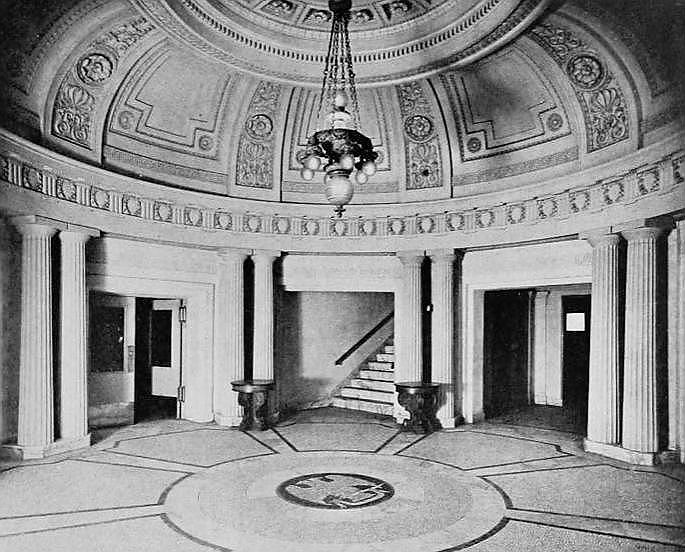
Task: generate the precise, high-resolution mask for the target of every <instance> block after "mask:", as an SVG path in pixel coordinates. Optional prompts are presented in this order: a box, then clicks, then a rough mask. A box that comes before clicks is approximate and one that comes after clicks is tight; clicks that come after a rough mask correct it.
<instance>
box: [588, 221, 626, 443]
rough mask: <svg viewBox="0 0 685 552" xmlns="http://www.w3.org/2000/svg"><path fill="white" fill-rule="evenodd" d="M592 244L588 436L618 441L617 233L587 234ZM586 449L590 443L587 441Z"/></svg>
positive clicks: (600, 441)
mask: <svg viewBox="0 0 685 552" xmlns="http://www.w3.org/2000/svg"><path fill="white" fill-rule="evenodd" d="M588 241H589V243H590V245H592V307H591V309H592V310H591V313H590V370H589V385H588V417H587V418H588V420H587V439H588V440H589V441H594V442H596V443H605V444H616V443H618V442H619V389H618V385H619V380H618V370H619V339H618V338H619V287H618V286H619V245H620V241H621V238H620V237H619V236H618V235H616V234H604V235H597V236H590V237H588ZM586 448H590V449H591V446H590V447H588V443H587V442H586Z"/></svg>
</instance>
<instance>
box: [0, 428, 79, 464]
mask: <svg viewBox="0 0 685 552" xmlns="http://www.w3.org/2000/svg"><path fill="white" fill-rule="evenodd" d="M89 446H90V433H88V434H87V435H84V436H83V437H76V438H72V439H58V440H57V441H55V442H54V443H50V444H49V445H45V446H27V445H3V446H2V447H0V457H4V458H9V459H11V460H17V461H22V460H39V459H41V458H47V457H48V456H54V455H56V454H63V453H65V452H71V451H73V450H78V449H82V448H86V447H89Z"/></svg>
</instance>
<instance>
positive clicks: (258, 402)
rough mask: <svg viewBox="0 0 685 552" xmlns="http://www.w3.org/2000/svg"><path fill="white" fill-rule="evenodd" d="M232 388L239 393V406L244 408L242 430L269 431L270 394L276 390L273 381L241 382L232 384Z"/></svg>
mask: <svg viewBox="0 0 685 552" xmlns="http://www.w3.org/2000/svg"><path fill="white" fill-rule="evenodd" d="M231 386H232V387H233V391H237V392H238V404H239V405H240V406H242V407H243V421H242V422H241V423H240V429H242V430H248V429H259V430H264V429H269V427H270V423H269V392H270V391H271V390H272V389H273V388H274V382H273V380H239V381H233V382H231Z"/></svg>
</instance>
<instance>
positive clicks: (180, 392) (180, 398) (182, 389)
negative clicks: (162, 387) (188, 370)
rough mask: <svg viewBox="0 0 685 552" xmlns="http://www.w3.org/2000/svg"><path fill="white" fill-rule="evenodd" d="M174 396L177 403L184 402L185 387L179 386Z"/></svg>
mask: <svg viewBox="0 0 685 552" xmlns="http://www.w3.org/2000/svg"><path fill="white" fill-rule="evenodd" d="M176 395H177V397H178V402H186V386H185V385H179V386H178V389H176Z"/></svg>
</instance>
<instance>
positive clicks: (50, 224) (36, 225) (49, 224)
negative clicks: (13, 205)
mask: <svg viewBox="0 0 685 552" xmlns="http://www.w3.org/2000/svg"><path fill="white" fill-rule="evenodd" d="M10 221H11V222H12V224H13V225H14V226H15V227H16V228H17V230H18V231H19V232H20V233H21V234H22V235H24V236H31V235H33V236H52V235H53V234H54V233H55V232H57V230H65V229H66V228H67V225H66V224H65V223H64V222H61V221H59V220H54V219H50V218H47V217H41V216H39V215H22V216H18V217H12V218H11V219H10Z"/></svg>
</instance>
